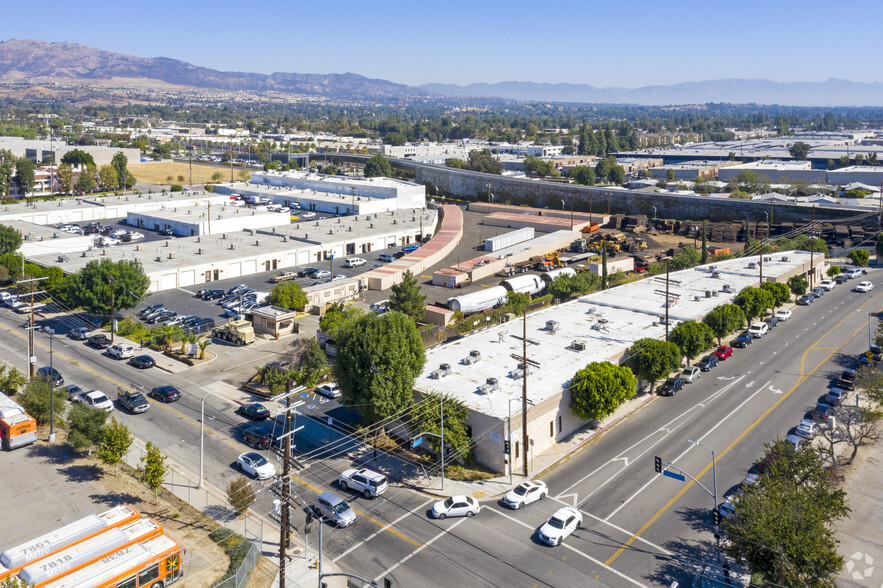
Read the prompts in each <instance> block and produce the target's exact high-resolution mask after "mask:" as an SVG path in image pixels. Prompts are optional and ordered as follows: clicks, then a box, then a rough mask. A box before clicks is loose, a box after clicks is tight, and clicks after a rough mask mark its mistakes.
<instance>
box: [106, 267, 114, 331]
mask: <svg viewBox="0 0 883 588" xmlns="http://www.w3.org/2000/svg"><path fill="white" fill-rule="evenodd" d="M107 281H108V282H109V283H110V343H111V345H113V332H114V328H113V327H114V324H113V323H114V315H115V312H114V311H115V310H116V309H115V308H114V305H115V303H116V300H115V298H114V291H113V275H111V276H110V277H108V278H107Z"/></svg>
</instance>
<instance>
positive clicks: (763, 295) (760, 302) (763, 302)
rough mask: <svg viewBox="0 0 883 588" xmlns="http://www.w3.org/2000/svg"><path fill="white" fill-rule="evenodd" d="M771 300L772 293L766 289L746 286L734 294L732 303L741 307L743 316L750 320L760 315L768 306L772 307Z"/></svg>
mask: <svg viewBox="0 0 883 588" xmlns="http://www.w3.org/2000/svg"><path fill="white" fill-rule="evenodd" d="M773 301H774V300H773V295H772V294H770V293H769V292H768V291H767V290H761V289H760V288H755V287H754V286H747V287H745V288H742V291H741V292H739V293H738V294H736V298H735V299H734V300H733V304H735V305H736V306H738V307H739V308H741V309H742V312H743V313H745V318H746V319H747V320H748V322H751V321H752V320H753V319H754V318H756V317H759V316H762V315H763V313H764V311H766V310H767V309H768V308H772V307H773Z"/></svg>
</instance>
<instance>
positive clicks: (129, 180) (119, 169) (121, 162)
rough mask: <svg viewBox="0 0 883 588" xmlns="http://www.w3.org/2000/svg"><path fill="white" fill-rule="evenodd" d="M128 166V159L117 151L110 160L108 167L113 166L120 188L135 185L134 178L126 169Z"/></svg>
mask: <svg viewBox="0 0 883 588" xmlns="http://www.w3.org/2000/svg"><path fill="white" fill-rule="evenodd" d="M128 164H129V159H128V158H127V157H126V155H125V154H124V153H123V152H122V151H118V152H117V153H116V154H115V155H114V156H113V158H112V159H111V160H110V165H112V166H113V168H114V170H115V171H116V173H117V179H118V186H119V187H120V188H127V187H129V186H131V185H134V183H135V178H134V177H133V176H132V174H131V172H129V170H128V168H127V167H126V166H127V165H128Z"/></svg>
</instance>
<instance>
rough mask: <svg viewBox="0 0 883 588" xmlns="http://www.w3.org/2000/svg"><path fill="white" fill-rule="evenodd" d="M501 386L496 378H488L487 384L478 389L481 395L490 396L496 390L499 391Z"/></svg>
mask: <svg viewBox="0 0 883 588" xmlns="http://www.w3.org/2000/svg"><path fill="white" fill-rule="evenodd" d="M499 389H500V385H499V384H498V383H497V379H496V378H488V379H487V382H485V383H484V384H482V385H481V386H479V387H478V393H479V394H490V393H491V392H493V391H494V390H499Z"/></svg>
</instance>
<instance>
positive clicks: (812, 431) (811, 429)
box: [794, 419, 818, 439]
mask: <svg viewBox="0 0 883 588" xmlns="http://www.w3.org/2000/svg"><path fill="white" fill-rule="evenodd" d="M817 429H818V425H817V424H816V423H815V421H812V420H810V419H803V420H801V421H800V423H799V424H798V425H797V426H796V427H794V434H795V435H799V436H801V437H803V438H804V439H812V438H813V437H815V435H816V431H817Z"/></svg>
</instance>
